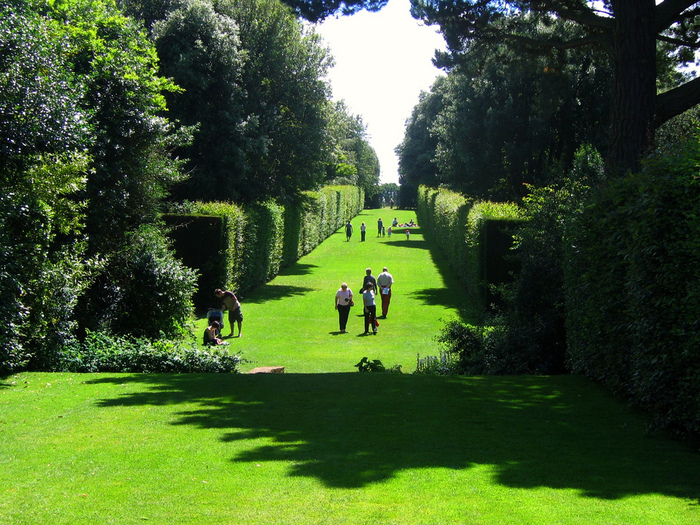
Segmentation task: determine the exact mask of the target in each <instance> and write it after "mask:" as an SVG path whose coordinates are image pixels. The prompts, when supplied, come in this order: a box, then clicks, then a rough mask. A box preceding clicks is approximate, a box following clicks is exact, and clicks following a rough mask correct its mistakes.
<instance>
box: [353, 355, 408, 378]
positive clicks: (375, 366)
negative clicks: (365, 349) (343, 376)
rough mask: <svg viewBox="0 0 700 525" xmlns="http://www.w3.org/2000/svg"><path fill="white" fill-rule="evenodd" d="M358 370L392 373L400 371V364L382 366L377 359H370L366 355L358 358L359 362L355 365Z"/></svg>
mask: <svg viewBox="0 0 700 525" xmlns="http://www.w3.org/2000/svg"><path fill="white" fill-rule="evenodd" d="M355 368H357V371H358V372H389V373H392V374H400V373H401V365H394V366H392V367H391V368H387V367H385V366H384V363H382V362H381V361H380V360H379V359H372V360H371V361H370V360H369V358H367V357H363V358H362V359H360V362H359V363H357V364H356V365H355Z"/></svg>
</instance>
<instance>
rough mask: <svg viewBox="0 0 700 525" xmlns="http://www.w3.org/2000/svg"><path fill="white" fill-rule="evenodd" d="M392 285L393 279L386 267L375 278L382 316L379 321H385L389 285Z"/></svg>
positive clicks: (388, 300)
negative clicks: (380, 300) (380, 299)
mask: <svg viewBox="0 0 700 525" xmlns="http://www.w3.org/2000/svg"><path fill="white" fill-rule="evenodd" d="M393 284H394V277H393V276H392V275H391V274H390V273H389V271H388V270H387V268H386V266H385V267H384V269H383V271H382V273H380V274H379V275H378V276H377V286H378V291H379V295H380V296H381V298H382V316H381V317H380V319H386V316H387V314H388V313H389V303H391V285H393Z"/></svg>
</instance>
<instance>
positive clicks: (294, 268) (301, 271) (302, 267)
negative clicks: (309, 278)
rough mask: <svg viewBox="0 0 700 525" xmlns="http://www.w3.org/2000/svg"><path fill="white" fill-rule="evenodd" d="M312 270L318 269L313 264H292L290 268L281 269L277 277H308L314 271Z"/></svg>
mask: <svg viewBox="0 0 700 525" xmlns="http://www.w3.org/2000/svg"><path fill="white" fill-rule="evenodd" d="M314 268H318V266H317V265H315V264H305V263H298V262H297V263H294V264H292V265H290V266H287V267H285V268H282V270H280V272H279V275H309V274H310V273H312V272H313V271H314Z"/></svg>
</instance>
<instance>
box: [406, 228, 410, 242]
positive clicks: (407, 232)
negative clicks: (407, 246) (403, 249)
mask: <svg viewBox="0 0 700 525" xmlns="http://www.w3.org/2000/svg"><path fill="white" fill-rule="evenodd" d="M406 240H407V241H409V240H411V230H406Z"/></svg>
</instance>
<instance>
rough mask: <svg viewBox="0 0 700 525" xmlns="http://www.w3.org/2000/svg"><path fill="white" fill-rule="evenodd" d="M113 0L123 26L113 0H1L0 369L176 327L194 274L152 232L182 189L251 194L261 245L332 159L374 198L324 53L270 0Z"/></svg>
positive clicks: (47, 364) (177, 333)
mask: <svg viewBox="0 0 700 525" xmlns="http://www.w3.org/2000/svg"><path fill="white" fill-rule="evenodd" d="M119 5H120V7H122V8H124V9H125V10H127V11H128V13H129V14H131V15H132V18H130V17H128V16H125V15H124V14H122V12H120V10H119V8H118V7H117V4H116V3H115V1H114V0H51V1H49V0H31V1H15V0H5V1H3V2H0V87H2V90H0V153H1V157H0V190H2V191H1V193H0V195H1V197H0V246H1V247H2V249H1V251H0V282H1V283H2V288H1V294H2V299H3V301H2V306H0V321H2V322H0V326H2V328H0V373H4V372H11V371H15V370H19V369H22V368H26V367H33V368H52V367H54V366H55V364H56V362H57V360H60V356H61V352H62V349H63V348H65V347H67V346H69V345H73V344H77V342H78V341H80V340H82V339H83V338H84V337H86V334H88V333H111V334H116V335H119V334H122V335H127V334H128V335H129V336H136V337H144V338H148V339H151V340H153V339H158V338H163V337H165V338H170V337H174V338H177V337H181V336H182V335H183V334H185V333H186V332H187V324H188V323H189V320H190V317H191V314H192V310H193V308H192V307H193V305H192V294H193V292H194V290H195V286H196V274H195V272H194V271H192V270H190V269H189V268H187V267H185V266H184V265H183V264H182V262H180V261H179V260H178V259H177V258H176V257H175V256H174V252H173V249H172V246H171V243H170V242H169V241H168V240H167V239H166V237H165V234H164V230H163V229H162V226H161V225H160V223H159V220H160V214H161V211H162V210H161V205H162V203H163V201H164V200H165V199H167V198H169V197H171V195H172V193H171V192H172V191H173V190H175V189H177V191H178V193H179V194H180V195H181V196H187V197H190V198H193V197H212V196H215V197H216V198H225V199H232V198H240V199H242V200H246V201H250V204H249V206H250V209H251V213H252V214H253V215H254V218H255V219H256V221H257V220H258V219H259V221H258V222H259V224H258V222H256V223H255V225H256V228H253V227H252V226H250V225H249V226H250V227H248V228H247V229H246V230H245V231H246V235H248V236H252V237H251V239H252V238H253V237H254V239H252V240H251V242H250V244H249V246H256V247H258V246H259V247H260V248H261V249H263V248H265V247H266V246H268V243H266V242H260V243H257V242H255V240H256V239H257V240H261V241H262V240H264V238H266V236H272V237H271V238H274V239H281V238H282V237H277V236H276V232H279V231H280V228H281V227H282V224H283V223H284V222H285V221H287V218H286V217H285V216H283V213H282V208H281V204H277V203H275V202H273V201H272V200H270V199H271V198H272V197H280V198H284V199H287V200H288V202H290V203H293V202H295V201H296V200H298V199H300V198H301V197H300V195H301V191H302V190H304V189H317V188H318V187H319V185H320V184H321V183H322V182H324V180H326V179H330V178H335V175H336V173H337V172H339V171H342V169H339V168H337V167H338V166H341V165H344V166H348V170H349V172H352V173H353V174H354V176H355V178H354V180H353V181H352V182H353V183H355V184H366V185H367V187H368V188H372V189H373V190H374V191H376V186H377V181H378V173H379V169H378V163H377V158H376V154H375V153H374V151H373V150H371V148H369V146H368V145H367V141H366V137H365V135H364V133H365V132H364V127H363V125H362V123H361V121H360V120H359V119H357V118H355V117H351V116H349V115H348V114H347V112H346V111H345V110H344V108H343V107H342V106H336V105H334V104H331V103H330V100H329V92H328V85H327V82H326V80H325V78H324V76H325V73H326V71H327V68H328V67H329V66H330V65H331V58H330V56H329V55H328V51H327V50H326V49H325V48H324V47H323V45H322V43H321V42H320V40H319V38H318V37H317V36H316V35H315V34H313V33H312V32H308V31H306V30H304V29H303V26H302V25H301V23H300V22H299V21H297V20H296V19H295V18H294V17H293V16H292V15H291V14H290V12H289V10H288V9H287V8H285V7H284V6H282V5H281V4H279V3H278V2H277V1H276V0H250V1H246V2H228V1H225V2H204V1H189V0H183V1H180V0H176V1H172V2H171V1H157V0H156V1H150V0H147V1H144V2H140V1H128V0H125V1H123V2H119ZM144 26H145V27H146V28H147V29H148V30H146V29H145V28H144ZM159 54H160V56H159ZM166 76H167V77H168V78H166ZM176 83H178V84H179V85H176ZM166 102H168V104H169V106H170V107H168V106H166ZM166 117H167V118H166ZM169 119H170V120H169ZM344 119H345V120H346V121H348V122H352V124H353V125H352V126H345V127H343V126H336V125H335V124H334V122H336V121H342V120H344ZM188 157H189V158H188ZM186 173H187V175H185V174H186ZM329 173H332V174H333V177H329ZM188 177H189V179H188ZM188 188H189V190H188ZM188 191H189V193H188ZM254 201H260V202H266V204H253V202H254ZM268 212H271V213H272V215H270V214H268ZM268 215H269V216H270V217H273V216H274V220H271V221H267V220H266V218H267V217H268ZM251 224H252V223H251ZM270 225H272V226H274V227H271V228H270V227H268V226H270ZM233 242H236V240H234V241H233ZM281 242H282V241H280V243H281ZM299 243H302V244H303V241H300V240H299V239H296V240H295V242H294V246H292V244H291V241H290V242H288V244H289V250H286V251H283V250H282V249H280V250H277V249H275V250H274V257H273V258H271V259H269V260H270V263H271V267H270V268H269V270H265V271H264V272H262V273H260V274H259V275H261V278H262V279H265V278H266V277H268V276H269V275H271V274H273V273H274V272H275V271H276V269H278V268H279V266H280V264H282V259H283V258H284V257H292V255H291V254H292V253H293V252H294V253H297V250H296V247H297V246H298V245H299ZM246 256H247V257H248V258H250V261H248V265H249V266H251V267H252V266H256V265H257V264H258V263H259V262H260V261H261V260H267V259H266V257H265V254H259V253H257V252H256V250H247V252H246Z"/></svg>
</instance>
